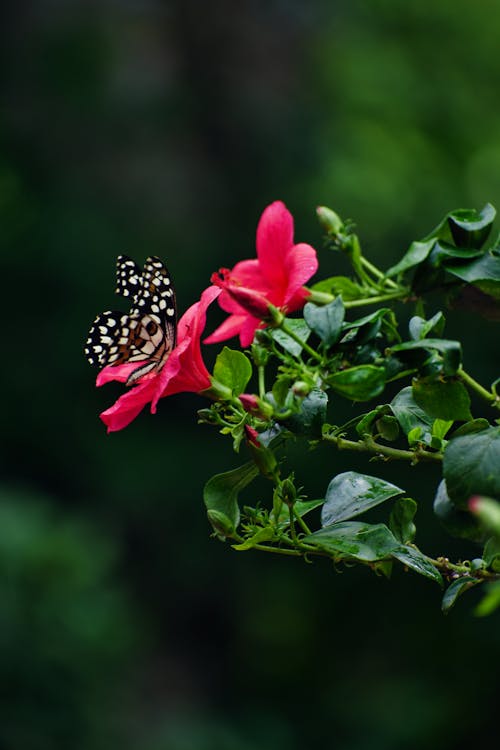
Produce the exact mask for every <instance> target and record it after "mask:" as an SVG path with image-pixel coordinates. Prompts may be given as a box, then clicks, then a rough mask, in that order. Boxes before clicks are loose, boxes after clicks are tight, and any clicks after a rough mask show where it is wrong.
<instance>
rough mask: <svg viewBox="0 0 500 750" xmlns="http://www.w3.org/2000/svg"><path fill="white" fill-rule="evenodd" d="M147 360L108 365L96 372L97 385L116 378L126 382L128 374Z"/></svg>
mask: <svg viewBox="0 0 500 750" xmlns="http://www.w3.org/2000/svg"><path fill="white" fill-rule="evenodd" d="M146 363H147V360H144V361H143V362H125V364H123V365H108V366H107V367H105V368H104V369H103V370H101V372H100V373H99V374H98V376H97V378H96V385H97V387H99V386H101V385H105V384H106V383H110V382H111V381H112V380H118V382H120V383H126V382H127V380H128V378H129V375H130V374H131V373H133V372H134V370H137V368H139V367H140V366H141V365H143V364H146Z"/></svg>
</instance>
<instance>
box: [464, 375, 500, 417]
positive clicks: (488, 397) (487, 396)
mask: <svg viewBox="0 0 500 750" xmlns="http://www.w3.org/2000/svg"><path fill="white" fill-rule="evenodd" d="M457 375H458V377H459V378H460V379H461V380H462V381H463V382H464V383H465V384H466V385H468V386H469V388H470V389H471V390H472V391H474V392H475V393H477V395H478V396H480V397H481V398H483V399H484V400H485V401H488V402H489V403H490V404H493V405H494V406H496V407H497V408H498V407H500V402H499V400H498V398H497V397H496V396H495V395H494V394H493V393H491V391H487V390H486V388H483V386H482V385H481V384H480V383H478V382H477V380H474V378H473V377H471V376H470V375H469V374H468V373H467V372H465V370H464V369H463V368H462V367H459V368H458V370H457Z"/></svg>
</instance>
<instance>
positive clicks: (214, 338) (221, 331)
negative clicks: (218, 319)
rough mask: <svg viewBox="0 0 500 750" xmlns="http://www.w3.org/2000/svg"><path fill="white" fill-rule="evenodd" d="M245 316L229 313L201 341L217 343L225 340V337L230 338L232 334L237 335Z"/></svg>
mask: <svg viewBox="0 0 500 750" xmlns="http://www.w3.org/2000/svg"><path fill="white" fill-rule="evenodd" d="M238 307H239V306H238ZM246 317H247V315H246V314H241V315H230V316H229V318H226V320H225V321H224V322H223V323H221V324H220V326H219V327H218V328H216V329H215V331H214V332H213V333H211V334H210V336H207V337H206V339H204V340H203V343H204V344H218V343H219V341H226V339H231V338H232V337H233V336H237V335H238V334H239V332H240V331H241V327H242V325H243V323H244V321H245V319H246Z"/></svg>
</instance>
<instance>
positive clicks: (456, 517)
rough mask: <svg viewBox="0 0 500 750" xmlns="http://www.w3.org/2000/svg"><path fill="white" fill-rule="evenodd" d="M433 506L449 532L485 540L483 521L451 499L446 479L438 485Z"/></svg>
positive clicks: (463, 537) (462, 537)
mask: <svg viewBox="0 0 500 750" xmlns="http://www.w3.org/2000/svg"><path fill="white" fill-rule="evenodd" d="M433 507H434V513H435V514H436V516H437V518H438V519H439V521H440V522H441V524H442V526H443V527H444V528H445V529H446V531H447V532H448V533H449V534H451V535H452V536H455V537H458V538H459V539H470V540H471V541H473V542H483V541H484V539H485V536H486V532H485V529H484V527H483V525H482V523H481V522H480V521H479V520H478V519H477V518H476V517H475V516H473V515H472V514H471V513H469V512H468V511H466V510H461V509H460V508H457V506H456V505H455V504H454V503H453V502H452V501H451V500H450V498H449V495H448V492H447V489H446V482H445V481H444V479H443V480H442V481H441V482H440V483H439V485H438V488H437V491H436V497H435V498H434V506H433Z"/></svg>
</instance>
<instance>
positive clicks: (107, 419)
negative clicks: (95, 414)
mask: <svg viewBox="0 0 500 750" xmlns="http://www.w3.org/2000/svg"><path fill="white" fill-rule="evenodd" d="M154 387H155V383H154V381H151V380H149V381H147V382H146V383H141V384H140V385H136V386H134V387H133V388H131V389H130V390H129V391H127V392H126V393H124V394H123V395H122V396H120V398H119V399H117V400H116V401H115V403H114V404H113V406H110V407H109V409H106V411H103V412H102V413H101V414H100V415H99V416H100V417H101V419H102V421H103V422H104V424H105V425H106V426H107V428H108V433H109V432H116V431H117V430H123V428H124V427H126V426H127V425H128V424H130V422H132V421H133V420H134V419H135V418H136V417H137V416H138V414H140V412H141V411H142V410H143V408H144V407H145V406H146V404H148V403H149V402H150V401H151V397H152V394H153V392H154Z"/></svg>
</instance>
